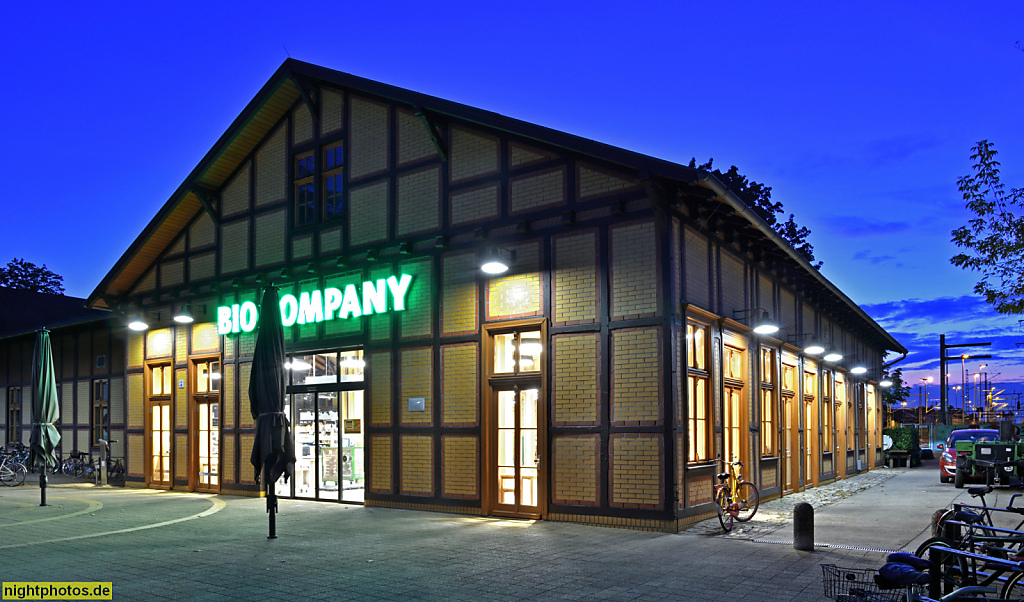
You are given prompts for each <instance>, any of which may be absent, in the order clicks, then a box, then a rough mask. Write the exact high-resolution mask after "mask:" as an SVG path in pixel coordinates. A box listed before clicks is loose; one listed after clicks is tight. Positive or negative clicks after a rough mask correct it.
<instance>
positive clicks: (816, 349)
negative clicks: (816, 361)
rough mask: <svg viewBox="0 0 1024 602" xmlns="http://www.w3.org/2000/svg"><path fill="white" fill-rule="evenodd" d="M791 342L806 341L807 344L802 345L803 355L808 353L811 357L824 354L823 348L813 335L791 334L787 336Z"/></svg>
mask: <svg viewBox="0 0 1024 602" xmlns="http://www.w3.org/2000/svg"><path fill="white" fill-rule="evenodd" d="M789 339H790V340H791V341H797V340H803V339H807V344H806V345H804V353H810V354H811V355H821V354H822V353H825V347H824V346H823V345H822V344H821V342H820V341H819V340H818V339H817V337H815V336H814V335H813V334H805V333H802V332H801V333H800V334H792V335H789Z"/></svg>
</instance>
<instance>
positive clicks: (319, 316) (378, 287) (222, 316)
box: [217, 274, 412, 334]
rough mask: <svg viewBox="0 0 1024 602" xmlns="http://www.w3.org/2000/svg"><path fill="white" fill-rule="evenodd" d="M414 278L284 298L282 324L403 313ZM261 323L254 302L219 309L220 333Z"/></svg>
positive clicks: (331, 288) (328, 289)
mask: <svg viewBox="0 0 1024 602" xmlns="http://www.w3.org/2000/svg"><path fill="white" fill-rule="evenodd" d="M411 284H412V276H410V275H409V274H402V275H400V276H399V277H398V278H396V277H394V276H389V277H387V278H380V279H377V280H367V281H365V282H363V285H362V289H359V288H357V287H356V285H354V284H349V285H347V286H346V287H345V290H344V291H342V290H341V289H339V288H334V287H332V286H329V287H327V288H325V289H323V290H314V291H302V292H300V293H299V296H298V298H296V297H295V295H292V294H291V293H288V294H284V295H281V303H280V305H281V324H282V325H283V326H284V327H285V328H287V327H289V326H294V325H296V324H300V325H301V324H315V323H317V322H327V321H330V320H347V319H348V318H358V317H359V316H369V315H373V314H383V313H387V312H389V311H403V310H404V309H405V298H406V296H407V295H408V294H409V286H410V285H411ZM257 322H259V308H257V307H256V304H255V303H253V302H252V301H246V302H245V303H241V304H239V303H235V304H233V305H225V306H221V307H218V308H217V334H230V333H237V332H252V331H253V330H255V329H256V324H257Z"/></svg>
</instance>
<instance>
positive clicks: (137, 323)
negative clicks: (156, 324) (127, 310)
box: [128, 314, 149, 332]
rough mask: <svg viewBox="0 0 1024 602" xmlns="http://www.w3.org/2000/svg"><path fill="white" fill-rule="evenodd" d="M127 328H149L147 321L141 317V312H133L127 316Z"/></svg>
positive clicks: (139, 330)
mask: <svg viewBox="0 0 1024 602" xmlns="http://www.w3.org/2000/svg"><path fill="white" fill-rule="evenodd" d="M128 328H130V329H132V330H134V331H136V332H142V331H143V330H149V322H146V320H145V319H144V318H143V317H142V314H133V315H131V316H129V317H128Z"/></svg>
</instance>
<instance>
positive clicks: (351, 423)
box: [343, 418, 363, 435]
mask: <svg viewBox="0 0 1024 602" xmlns="http://www.w3.org/2000/svg"><path fill="white" fill-rule="evenodd" d="M343 425H344V429H345V434H346V435H349V434H356V435H358V434H359V433H361V432H363V425H362V420H360V419H359V418H349V419H347V420H345V421H344V422H343Z"/></svg>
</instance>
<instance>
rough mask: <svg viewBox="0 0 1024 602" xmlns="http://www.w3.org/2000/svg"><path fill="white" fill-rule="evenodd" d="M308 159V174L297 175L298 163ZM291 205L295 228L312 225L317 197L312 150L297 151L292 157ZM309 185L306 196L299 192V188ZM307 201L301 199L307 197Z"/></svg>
mask: <svg viewBox="0 0 1024 602" xmlns="http://www.w3.org/2000/svg"><path fill="white" fill-rule="evenodd" d="M306 159H309V162H310V171H309V173H308V174H303V175H301V176H300V175H299V164H300V163H301V162H304V161H305V160H306ZM292 167H293V169H294V171H293V172H292V175H293V180H292V207H293V209H294V219H293V221H294V223H295V227H296V228H302V227H304V226H312V225H315V224H316V221H317V214H318V208H317V198H316V185H315V182H316V172H317V169H316V167H317V166H316V159H315V157H314V154H313V151H306V152H304V153H297V154H296V155H295V157H294V158H293V159H292ZM306 186H309V195H308V197H307V196H306V195H305V193H300V190H301V189H303V188H304V187H306ZM307 198H308V202H303V201H302V199H307Z"/></svg>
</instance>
